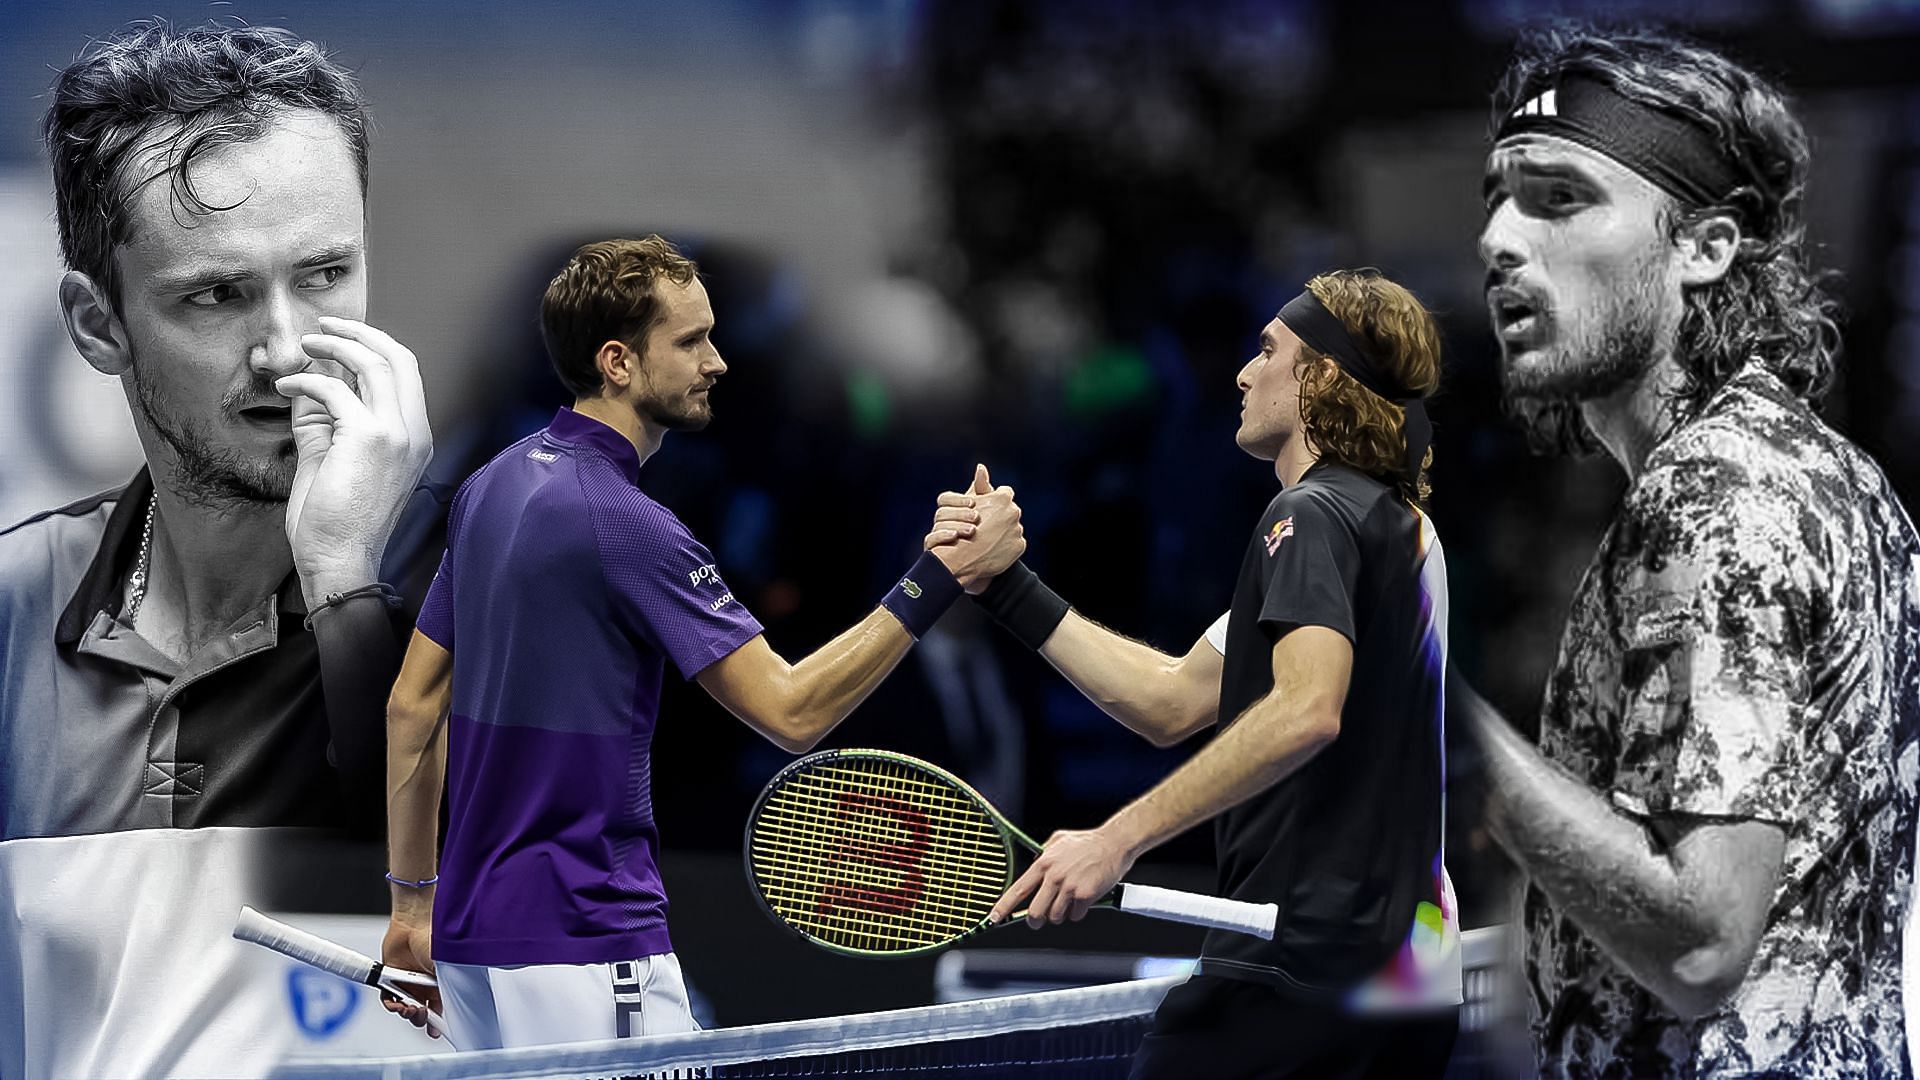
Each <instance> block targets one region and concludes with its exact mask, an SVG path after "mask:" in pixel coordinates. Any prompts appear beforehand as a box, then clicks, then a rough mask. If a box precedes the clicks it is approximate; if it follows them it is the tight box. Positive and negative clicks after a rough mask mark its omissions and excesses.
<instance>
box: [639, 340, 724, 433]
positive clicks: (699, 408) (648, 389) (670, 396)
mask: <svg viewBox="0 0 1920 1080" xmlns="http://www.w3.org/2000/svg"><path fill="white" fill-rule="evenodd" d="M634 409H635V410H637V411H638V412H639V413H640V415H642V416H644V417H646V418H647V419H648V420H650V421H652V422H653V423H654V424H657V425H659V426H660V427H662V428H665V429H666V430H668V431H699V430H700V429H702V428H704V427H706V426H707V425H708V424H710V423H712V422H713V405H712V404H711V403H709V402H708V401H707V399H706V395H704V394H702V395H699V396H694V395H692V394H689V393H688V392H687V391H686V390H685V389H678V390H674V389H668V388H665V387H662V386H660V385H659V384H658V383H656V382H655V381H654V378H653V373H652V371H651V370H650V369H649V368H648V366H647V362H646V358H645V357H642V358H641V361H640V396H639V398H638V400H636V401H635V402H634Z"/></svg>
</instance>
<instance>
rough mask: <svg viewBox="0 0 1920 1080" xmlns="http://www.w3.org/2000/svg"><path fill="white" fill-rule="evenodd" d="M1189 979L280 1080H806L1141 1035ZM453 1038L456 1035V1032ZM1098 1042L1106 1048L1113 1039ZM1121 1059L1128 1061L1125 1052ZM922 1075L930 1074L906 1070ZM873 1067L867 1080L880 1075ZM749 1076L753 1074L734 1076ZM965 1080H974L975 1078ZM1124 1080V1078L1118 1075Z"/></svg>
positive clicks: (290, 1069)
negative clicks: (861, 1060)
mask: <svg viewBox="0 0 1920 1080" xmlns="http://www.w3.org/2000/svg"><path fill="white" fill-rule="evenodd" d="M1184 978H1185V976H1177V975H1176V976H1171V977H1168V978H1160V979H1141V980H1138V981H1134V982H1126V983H1116V984H1112V985H1108V986H1089V987H1082V988H1080V989H1077V990H1050V991H1044V992H1041V993H1034V994H1015V995H1011V996H1008V997H998V998H984V999H981V1000H978V1001H963V1002H956V1003H954V1004H950V1005H928V1006H923V1007H920V1008H914V1009H895V1010H889V1011H886V1012H875V1013H856V1014H852V1015H848V1016H829V1017H823V1018H821V1019H817V1020H792V1021H787V1022H784V1023H778V1024H757V1025H753V1026H749V1027H737V1028H720V1029H717V1030H714V1031H695V1032H687V1033H684V1034H677V1035H654V1036H649V1037H647V1038H642V1039H608V1040H603V1041H600V1042H590V1043H574V1044H570V1045H566V1046H547V1047H532V1048H527V1049H517V1050H481V1051H472V1052H468V1053H459V1054H433V1055H427V1056H420V1057H392V1058H372V1059H365V1060H358V1061H347V1060H337V1061H309V1062H299V1063H292V1064H288V1065H285V1066H282V1067H281V1068H280V1069H279V1070H277V1071H276V1072H274V1073H273V1075H274V1076H276V1077H316V1078H317V1077H341V1078H346V1080H357V1078H368V1080H371V1078H375V1077H377V1078H380V1080H491V1078H496V1077H536V1078H540V1077H554V1078H558V1077H573V1078H577V1077H616V1076H617V1077H682V1076H697V1075H700V1073H699V1072H698V1071H696V1070H703V1069H713V1070H716V1071H717V1072H718V1074H719V1075H730V1074H734V1072H735V1070H732V1069H728V1068H726V1067H727V1066H735V1065H744V1064H747V1063H754V1062H769V1061H787V1060H792V1061H794V1063H795V1064H796V1065H798V1066H800V1067H799V1068H797V1069H796V1070H795V1071H796V1072H799V1073H800V1074H802V1075H807V1074H811V1075H834V1073H833V1072H831V1071H822V1072H814V1071H812V1070H811V1068H810V1067H808V1066H805V1065H804V1064H803V1062H802V1061H801V1060H800V1059H805V1058H809V1057H817V1056H819V1055H823V1054H853V1053H858V1052H861V1051H877V1052H878V1051H886V1050H889V1049H891V1048H899V1049H900V1051H901V1052H903V1053H907V1054H911V1055H914V1056H915V1057H916V1058H917V1059H920V1060H924V1059H925V1058H926V1057H927V1055H928V1053H929V1052H932V1053H938V1051H939V1048H938V1047H926V1046H922V1045H921V1044H932V1043H954V1044H959V1045H965V1041H967V1040H980V1039H990V1038H997V1037H1001V1036H1011V1035H1015V1034H1016V1033H1022V1032H1055V1031H1060V1030H1063V1029H1067V1028H1078V1027H1086V1028H1094V1029H1097V1028H1100V1027H1103V1026H1106V1025H1112V1024H1115V1023H1116V1022H1123V1021H1131V1022H1134V1023H1135V1024H1137V1027H1138V1029H1144V1026H1145V1023H1146V1018H1147V1015H1148V1014H1150V1013H1151V1012H1152V1011H1153V1009H1154V1008H1155V1007H1156V1006H1158V1005H1159V1004H1160V999H1161V998H1162V997H1165V996H1166V993H1167V991H1168V990H1169V989H1171V988H1172V987H1174V986H1175V985H1178V984H1179V983H1180V982H1181V981H1183V980H1184ZM456 1034H457V1032H456ZM1137 1034H1138V1032H1137V1030H1134V1029H1123V1034H1122V1035H1121V1037H1122V1038H1124V1039H1126V1040H1128V1041H1131V1040H1132V1039H1134V1038H1137ZM1097 1038H1098V1040H1099V1041H1102V1042H1111V1041H1113V1035H1112V1033H1111V1032H1101V1033H1100V1034H1099V1035H1098V1036H1097ZM1119 1050H1120V1052H1121V1056H1122V1057H1124V1056H1125V1053H1128V1052H1130V1049H1129V1048H1127V1047H1125V1046H1122V1047H1120V1048H1119ZM1026 1064H1027V1065H1030V1066H1031V1071H1030V1073H1029V1075H1033V1076H1050V1075H1056V1074H1057V1072H1058V1070H1053V1069H1051V1068H1050V1062H1048V1061H1045V1060H1034V1061H1031V1062H1027V1063H1026ZM909 1067H910V1068H912V1069H913V1071H915V1072H922V1071H924V1070H925V1069H926V1066H924V1065H919V1066H909ZM884 1070H885V1066H884V1064H879V1063H876V1064H875V1065H874V1067H873V1071H884ZM740 1071H741V1072H751V1070H744V1069H743V1070H740ZM968 1075H969V1076H973V1075H976V1073H975V1072H974V1071H972V1070H969V1071H968ZM1121 1075H1125V1071H1124V1069H1123V1070H1121Z"/></svg>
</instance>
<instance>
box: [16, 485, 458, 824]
mask: <svg viewBox="0 0 1920 1080" xmlns="http://www.w3.org/2000/svg"><path fill="white" fill-rule="evenodd" d="M152 493H153V483H152V480H151V478H150V477H149V476H148V474H147V473H146V471H145V470H142V471H141V473H140V475H139V476H137V477H135V478H134V480H133V482H132V483H131V484H129V485H127V487H126V488H124V489H123V490H121V491H117V492H109V493H106V494H102V495H96V496H93V497H90V498H86V499H82V500H80V501H79V502H76V503H72V504H70V505H68V506H64V507H61V508H59V509H57V510H50V511H47V512H45V513H42V514H38V515H36V516H34V517H32V518H29V519H27V520H26V521H23V522H21V523H20V524H18V525H15V526H13V527H12V528H9V529H6V530H5V531H4V532H0V839H13V838H16V837H28V836H70V835H76V834H82V833H99V832H114V831H119V830H125V829H150V828H192V827H203V826H219V825H245V826H269V825H313V826H339V827H349V828H353V829H355V830H356V831H365V830H369V829H377V828H378V825H379V822H380V819H381V816H382V802H383V800H382V796H381V793H382V791H383V790H384V772H385V713H386V709H385V705H386V697H387V694H388V692H389V690H390V688H391V686H392V684H393V678H394V676H395V674H396V673H397V672H398V671H399V665H400V658H401V655H402V651H403V647H404V643H405V637H404V635H405V633H406V632H407V625H406V624H407V621H408V620H407V619H406V618H405V617H404V615H403V614H402V613H399V612H390V611H389V610H388V609H387V608H386V606H385V605H383V604H382V603H380V602H379V601H378V600H369V599H361V600H355V601H351V602H348V603H345V604H341V605H337V606H335V607H332V608H330V609H327V610H326V611H324V612H322V613H321V614H320V615H318V616H317V617H316V618H315V619H314V620H313V627H312V629H311V630H309V629H307V628H306V627H304V626H303V625H302V624H303V622H304V620H305V617H306V614H307V607H306V603H305V600H304V598H303V597H302V595H301V591H300V584H299V579H298V577H297V576H296V575H294V574H291V573H290V574H289V575H288V576H287V578H286V580H285V581H283V582H282V583H281V585H280V587H279V588H278V589H277V590H275V591H274V592H273V593H272V594H270V595H266V596H262V597H260V599H259V601H258V602H257V603H256V604H254V605H253V607H252V608H250V609H249V610H248V611H247V612H246V614H244V615H242V616H241V617H239V618H238V619H236V620H235V621H234V622H233V624H232V625H231V626H229V627H227V629H226V630H225V631H224V632H223V633H222V634H220V635H219V636H216V637H215V638H214V639H212V640H211V641H209V642H207V643H206V644H205V645H204V646H202V647H201V648H200V649H199V650H198V651H197V652H196V653H195V654H194V655H193V656H191V657H189V658H188V659H187V661H186V662H185V663H184V664H182V663H177V662H175V661H174V660H171V659H169V658H168V657H166V656H164V655H162V654H161V652H160V651H159V650H158V649H156V648H154V647H153V646H152V645H151V644H149V643H148V642H147V641H146V640H145V639H143V638H142V637H141V636H140V635H139V634H138V633H137V632H135V631H134V629H133V628H132V627H131V626H130V625H129V624H128V622H127V621H126V620H125V619H124V617H123V615H122V612H121V607H122V604H123V598H124V595H125V583H126V578H127V574H128V572H129V571H130V570H131V568H132V565H133V563H134V561H135V559H137V558H138V556H139V548H140V534H141V527H142V525H143V524H144V521H145V516H146V512H147V505H148V503H149V501H150V500H151V497H152ZM408 512H409V517H413V518H418V517H419V516H420V515H422V514H434V515H436V516H437V514H438V513H439V510H438V506H437V500H436V499H435V498H434V494H433V492H432V491H430V490H429V489H427V488H424V487H423V488H422V489H421V490H420V491H418V492H416V493H415V496H414V501H413V503H412V504H410V506H409V508H408ZM405 528H406V525H405V524H404V523H403V529H405ZM413 531H414V532H415V533H418V532H420V530H419V529H418V527H417V526H416V527H415V528H414V530H413ZM401 546H407V547H411V546H417V545H401ZM395 554H396V545H393V544H390V545H389V559H388V565H387V567H386V568H384V569H383V577H384V578H385V579H386V580H389V581H398V580H403V576H395V575H396V574H398V568H397V566H396V559H395V558H394V556H395ZM416 606H417V605H416Z"/></svg>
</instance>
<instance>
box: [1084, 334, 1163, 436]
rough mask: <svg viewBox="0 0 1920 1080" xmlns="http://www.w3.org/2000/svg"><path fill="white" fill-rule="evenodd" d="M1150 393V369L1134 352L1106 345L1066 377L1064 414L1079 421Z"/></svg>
mask: <svg viewBox="0 0 1920 1080" xmlns="http://www.w3.org/2000/svg"><path fill="white" fill-rule="evenodd" d="M1152 393H1153V369H1152V368H1150V367H1148V366H1147V358H1146V357H1145V356H1143V355H1141V353H1140V351H1139V350H1138V349H1131V348H1127V347H1125V346H1119V345H1115V346H1109V347H1108V348H1105V349H1101V350H1099V351H1098V352H1095V353H1094V354H1093V355H1091V356H1089V357H1087V359H1086V361H1085V362H1083V363H1082V364H1081V365H1080V366H1079V367H1077V368H1075V369H1074V370H1073V371H1072V372H1071V373H1070V374H1069V375H1068V376H1067V383H1066V398H1067V412H1068V413H1069V414H1070V415H1072V416H1074V417H1076V418H1080V419H1085V418H1088V417H1094V416H1099V415H1100V414H1102V413H1108V412H1112V411H1114V410H1115V409H1121V408H1125V407H1127V406H1129V405H1133V404H1136V403H1138V402H1141V401H1144V400H1145V399H1146V398H1147V397H1148V395H1150V394H1152Z"/></svg>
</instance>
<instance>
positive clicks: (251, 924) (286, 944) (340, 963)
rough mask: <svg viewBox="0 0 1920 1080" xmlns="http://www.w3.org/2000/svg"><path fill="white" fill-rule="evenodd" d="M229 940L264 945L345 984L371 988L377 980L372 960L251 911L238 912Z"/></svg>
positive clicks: (378, 969) (377, 975)
mask: <svg viewBox="0 0 1920 1080" xmlns="http://www.w3.org/2000/svg"><path fill="white" fill-rule="evenodd" d="M233 936H234V937H237V938H239V939H240V940H241V941H251V942H253V943H254V944H255V945H264V946H266V947H267V948H269V949H272V950H273V951H274V952H277V953H285V954H286V955H288V956H291V957H293V958H294V959H295V960H299V961H301V962H302V963H307V964H312V965H313V966H314V967H317V968H319V969H320V970H321V971H326V972H330V973H332V974H334V975H338V976H340V977H341V978H343V979H346V980H348V981H349V982H357V983H364V984H365V985H367V986H373V985H376V983H377V980H378V979H379V977H380V975H379V973H380V964H379V962H378V961H376V960H375V959H374V958H373V957H371V956H366V955H364V954H362V953H358V952H355V951H354V950H352V949H349V948H347V947H346V946H345V945H337V944H335V943H333V942H331V941H328V940H327V939H326V938H323V937H320V936H319V935H317V934H309V933H307V932H306V931H305V930H302V929H300V928H299V927H297V926H288V925H287V924H286V923H283V922H281V921H280V920H278V919H270V918H268V917H267V916H265V915H262V914H260V913H259V912H258V911H255V910H254V909H253V908H251V907H243V908H241V909H240V921H239V922H238V923H236V924H235V925H234V928H233Z"/></svg>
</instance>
